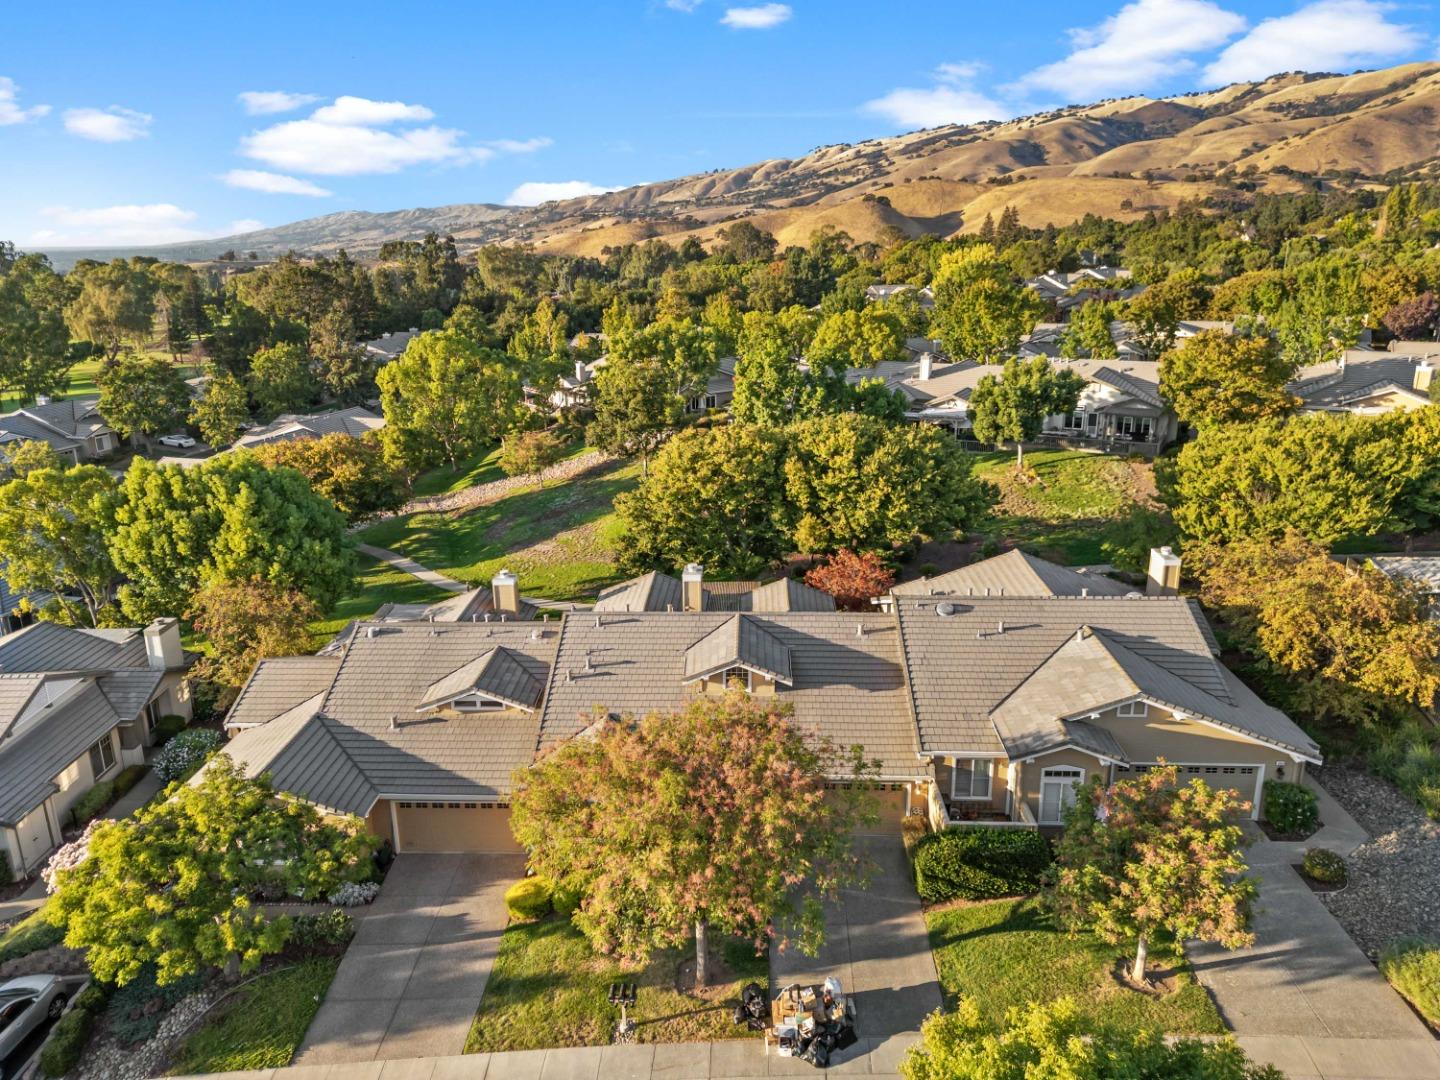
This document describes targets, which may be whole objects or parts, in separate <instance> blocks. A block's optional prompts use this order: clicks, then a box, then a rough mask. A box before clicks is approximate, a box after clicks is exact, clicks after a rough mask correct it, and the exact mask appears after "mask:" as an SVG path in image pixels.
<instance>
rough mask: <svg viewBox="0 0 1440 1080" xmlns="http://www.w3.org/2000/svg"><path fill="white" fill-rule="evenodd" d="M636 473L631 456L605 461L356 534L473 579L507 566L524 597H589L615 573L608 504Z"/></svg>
mask: <svg viewBox="0 0 1440 1080" xmlns="http://www.w3.org/2000/svg"><path fill="white" fill-rule="evenodd" d="M639 477H640V466H639V464H638V463H622V464H612V465H609V466H606V467H603V468H599V469H597V470H595V471H593V472H590V473H587V474H585V475H582V476H580V477H577V478H575V479H573V480H569V481H566V482H565V483H559V484H551V485H549V486H547V487H545V488H544V489H540V488H527V489H524V490H521V491H518V492H516V493H514V494H512V495H508V496H506V497H505V498H503V499H500V500H499V501H497V502H495V503H492V504H490V505H488V506H482V507H478V508H477V509H474V510H469V511H464V512H460V513H453V514H435V513H426V514H411V515H409V516H408V517H401V518H391V519H389V520H387V521H381V522H378V523H377V524H375V525H372V526H370V527H369V528H367V529H365V530H363V531H362V532H361V533H360V534H359V538H360V539H361V540H362V541H364V542H365V543H367V544H375V545H378V546H379V547H383V548H388V549H390V550H391V551H396V552H399V553H401V554H403V555H407V556H409V557H410V558H412V559H414V560H415V561H416V562H418V563H420V564H421V565H422V566H426V567H429V568H430V569H431V570H438V571H440V572H441V573H443V574H447V575H449V576H450V577H453V578H456V579H457V580H460V581H465V582H468V583H470V584H473V585H483V584H486V583H488V582H489V580H490V579H491V578H492V577H493V576H494V575H495V572H496V571H498V570H500V569H501V568H502V567H508V568H509V569H511V570H513V571H514V572H515V573H516V574H518V575H519V577H520V589H521V591H522V592H523V593H525V594H526V595H528V596H542V597H545V598H547V599H552V600H579V599H585V598H591V597H593V596H594V595H595V593H596V591H597V590H599V589H600V588H601V587H602V586H604V585H607V584H610V583H611V582H613V581H616V580H618V579H619V577H620V574H619V571H618V569H617V568H616V566H615V556H616V551H615V544H616V540H617V537H618V533H619V523H618V521H617V519H616V517H615V513H614V506H613V503H614V499H615V496H616V495H618V494H619V493H620V492H622V491H628V490H629V489H631V488H633V487H634V486H635V485H636V484H637V483H638V482H639Z"/></svg>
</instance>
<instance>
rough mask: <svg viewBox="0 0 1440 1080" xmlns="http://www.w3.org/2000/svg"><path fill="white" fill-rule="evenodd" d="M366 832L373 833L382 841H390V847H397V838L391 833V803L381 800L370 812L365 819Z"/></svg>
mask: <svg viewBox="0 0 1440 1080" xmlns="http://www.w3.org/2000/svg"><path fill="white" fill-rule="evenodd" d="M365 830H366V832H369V833H373V834H374V835H375V836H378V837H380V838H381V839H382V840H388V841H390V846H391V847H394V846H395V836H394V834H393V833H392V832H391V831H390V801H389V800H388V799H381V800H380V801H379V802H377V803H376V804H375V805H374V806H373V807H372V808H371V810H370V813H369V814H367V815H366V817H365Z"/></svg>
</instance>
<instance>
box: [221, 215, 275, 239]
mask: <svg viewBox="0 0 1440 1080" xmlns="http://www.w3.org/2000/svg"><path fill="white" fill-rule="evenodd" d="M266 228H269V226H268V225H266V224H265V223H264V222H263V221H256V220H255V219H254V218H241V219H240V220H239V221H232V222H231V223H230V224H229V225H226V226H225V228H224V229H223V230H221V231H220V232H218V233H216V235H217V236H236V235H238V234H239V233H248V232H258V231H259V230H260V229H266Z"/></svg>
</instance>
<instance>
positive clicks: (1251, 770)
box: [1115, 761, 1265, 821]
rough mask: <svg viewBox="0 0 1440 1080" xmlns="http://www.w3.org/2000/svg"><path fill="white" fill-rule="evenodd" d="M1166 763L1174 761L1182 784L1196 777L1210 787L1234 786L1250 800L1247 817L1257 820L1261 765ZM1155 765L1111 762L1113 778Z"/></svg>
mask: <svg viewBox="0 0 1440 1080" xmlns="http://www.w3.org/2000/svg"><path fill="white" fill-rule="evenodd" d="M1167 764H1170V765H1174V766H1175V767H1176V768H1177V769H1179V770H1180V782H1181V783H1182V784H1188V783H1189V782H1190V781H1191V780H1195V779H1200V780H1204V781H1205V783H1207V784H1209V785H1210V786H1211V787H1213V788H1234V789H1235V790H1236V791H1238V792H1240V794H1241V796H1242V797H1244V798H1246V799H1248V800H1249V801H1250V817H1251V818H1253V819H1254V820H1256V821H1259V820H1260V796H1261V794H1262V793H1263V790H1264V783H1265V766H1264V765H1240V764H1226V763H1224V762H1216V763H1213V764H1211V763H1201V764H1190V763H1185V764H1181V763H1179V762H1174V761H1172V762H1168V763H1167ZM1155 767H1156V766H1155V763H1154V762H1149V763H1146V762H1136V763H1135V764H1134V765H1133V766H1131V767H1129V768H1126V767H1125V766H1122V765H1117V766H1115V779H1116V780H1124V779H1126V778H1127V777H1132V776H1135V775H1136V774H1137V773H1145V772H1149V771H1150V770H1151V769H1153V768H1155Z"/></svg>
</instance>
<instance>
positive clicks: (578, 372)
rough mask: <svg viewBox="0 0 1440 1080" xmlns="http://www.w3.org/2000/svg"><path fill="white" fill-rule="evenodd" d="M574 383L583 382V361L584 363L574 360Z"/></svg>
mask: <svg viewBox="0 0 1440 1080" xmlns="http://www.w3.org/2000/svg"><path fill="white" fill-rule="evenodd" d="M575 381H576V382H577V383H583V382H584V381H585V361H584V360H576V361H575Z"/></svg>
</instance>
